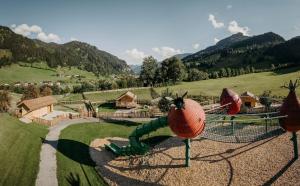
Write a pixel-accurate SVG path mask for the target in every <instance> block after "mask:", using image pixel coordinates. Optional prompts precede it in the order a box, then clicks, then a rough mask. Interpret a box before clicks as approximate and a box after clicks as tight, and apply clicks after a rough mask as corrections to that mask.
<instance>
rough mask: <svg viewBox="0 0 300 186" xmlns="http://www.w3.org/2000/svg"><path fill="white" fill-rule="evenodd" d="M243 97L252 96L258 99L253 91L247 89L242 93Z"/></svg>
mask: <svg viewBox="0 0 300 186" xmlns="http://www.w3.org/2000/svg"><path fill="white" fill-rule="evenodd" d="M241 97H252V98H254V99H258V98H257V96H255V95H254V94H253V93H251V92H249V91H246V92H244V93H242V94H241Z"/></svg>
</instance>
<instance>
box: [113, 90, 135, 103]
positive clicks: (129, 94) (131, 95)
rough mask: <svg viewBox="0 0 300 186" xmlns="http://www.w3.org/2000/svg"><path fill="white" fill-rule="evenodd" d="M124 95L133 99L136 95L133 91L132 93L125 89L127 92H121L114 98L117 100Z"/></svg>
mask: <svg viewBox="0 0 300 186" xmlns="http://www.w3.org/2000/svg"><path fill="white" fill-rule="evenodd" d="M125 96H128V97H130V98H133V99H134V98H135V97H136V95H135V94H134V93H132V92H130V91H127V92H125V93H123V94H122V95H121V96H119V97H118V98H117V99H116V100H117V101H118V100H120V99H122V98H123V97H125Z"/></svg>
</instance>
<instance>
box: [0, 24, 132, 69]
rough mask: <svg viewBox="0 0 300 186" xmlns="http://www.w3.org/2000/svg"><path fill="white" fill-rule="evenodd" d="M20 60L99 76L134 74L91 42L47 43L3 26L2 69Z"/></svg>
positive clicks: (0, 32) (0, 36)
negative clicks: (74, 69)
mask: <svg viewBox="0 0 300 186" xmlns="http://www.w3.org/2000/svg"><path fill="white" fill-rule="evenodd" d="M18 61H23V62H27V63H32V62H40V61H45V62H46V63H47V64H48V65H49V66H50V67H57V66H65V67H67V66H74V67H78V68H80V69H82V70H87V71H89V72H93V73H95V74H97V75H107V74H118V73H124V72H130V69H129V66H128V65H127V64H126V62H125V61H124V60H121V59H119V58H117V57H116V56H114V55H112V54H110V53H108V52H105V51H102V50H99V49H97V48H96V47H95V46H92V45H89V44H87V43H83V42H79V41H72V42H69V43H65V44H56V43H45V42H42V41H39V40H36V39H29V38H27V37H23V36H22V35H18V34H16V33H14V32H13V31H12V30H10V29H9V28H8V27H3V26H0V67H1V66H4V65H7V64H11V63H15V62H18Z"/></svg>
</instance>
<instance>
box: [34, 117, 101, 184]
mask: <svg viewBox="0 0 300 186" xmlns="http://www.w3.org/2000/svg"><path fill="white" fill-rule="evenodd" d="M98 121H99V119H96V118H89V119H74V120H66V121H61V122H60V123H58V124H57V125H55V126H53V127H50V128H49V133H48V134H47V136H46V138H45V139H44V141H43V145H42V149H41V152H40V165H39V173H38V176H37V179H36V185H37V186H48V185H49V186H56V185H58V182H57V177H56V169H57V166H56V149H57V144H58V139H59V135H60V132H61V131H62V130H63V129H64V128H66V127H68V126H70V125H73V124H80V123H87V122H98Z"/></svg>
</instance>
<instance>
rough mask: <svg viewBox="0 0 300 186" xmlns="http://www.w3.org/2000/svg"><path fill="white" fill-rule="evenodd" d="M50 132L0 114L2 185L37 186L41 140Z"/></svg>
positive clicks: (41, 127) (42, 127)
mask: <svg viewBox="0 0 300 186" xmlns="http://www.w3.org/2000/svg"><path fill="white" fill-rule="evenodd" d="M47 132H48V130H47V128H46V127H45V126H41V125H37V124H23V123H21V122H20V121H19V120H18V119H17V118H14V117H12V116H9V115H8V114H0V185H24V186H27V185H28V186H30V185H35V180H36V177H37V173H38V169H39V159H40V158H39V157H40V149H41V145H42V143H41V138H44V137H45V136H46V134H47Z"/></svg>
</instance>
